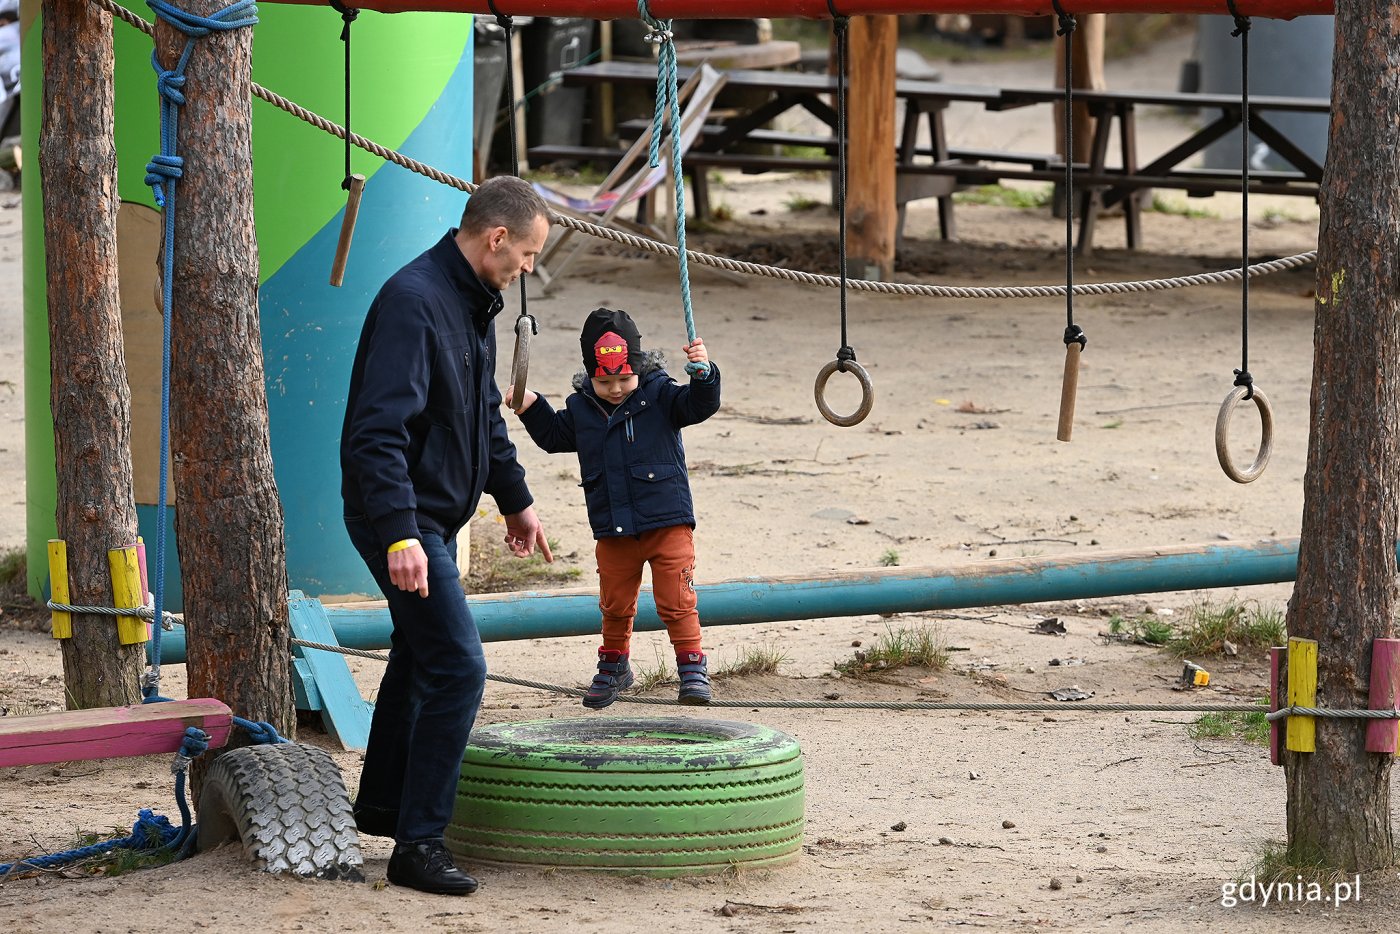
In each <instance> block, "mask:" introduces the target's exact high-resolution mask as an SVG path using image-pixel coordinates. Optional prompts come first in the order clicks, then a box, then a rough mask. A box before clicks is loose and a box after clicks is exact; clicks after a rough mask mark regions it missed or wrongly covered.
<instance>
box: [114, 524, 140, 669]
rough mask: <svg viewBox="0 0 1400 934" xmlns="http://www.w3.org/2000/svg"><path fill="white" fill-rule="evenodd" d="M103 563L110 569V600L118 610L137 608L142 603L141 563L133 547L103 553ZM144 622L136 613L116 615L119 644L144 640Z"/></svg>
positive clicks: (128, 546) (131, 643) (130, 643)
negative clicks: (104, 555) (104, 557)
mask: <svg viewBox="0 0 1400 934" xmlns="http://www.w3.org/2000/svg"><path fill="white" fill-rule="evenodd" d="M107 563H108V564H109V565H110V567H111V569H112V600H113V601H115V602H114V603H113V605H114V606H115V607H117V608H118V609H126V608H129V607H137V606H140V605H141V604H142V603H144V602H145V594H143V593H142V592H141V563H140V561H139V559H138V558H137V557H136V546H135V545H127V546H125V547H123V548H113V549H111V550H109V551H108V552H107ZM146 637H147V633H146V621H145V620H144V619H142V618H141V617H139V616H118V617H117V639H118V641H120V642H121V644H122V645H136V644H137V643H140V642H145V641H146Z"/></svg>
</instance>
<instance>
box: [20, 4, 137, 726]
mask: <svg viewBox="0 0 1400 934" xmlns="http://www.w3.org/2000/svg"><path fill="white" fill-rule="evenodd" d="M43 56H44V114H43V124H42V128H41V138H42V140H43V145H42V146H40V149H39V170H40V175H41V185H42V188H41V190H42V191H43V195H44V207H45V209H44V252H45V256H46V263H47V271H48V280H47V283H48V300H49V347H50V366H51V367H52V390H51V392H50V404H51V405H52V407H53V421H54V463H55V470H56V472H57V477H58V501H57V515H56V517H55V518H56V520H57V527H58V534H59V536H60V537H61V538H63V539H64V541H66V542H67V546H68V581H69V583H68V587H69V602H71V603H73V604H78V605H83V604H86V605H89V606H112V605H113V597H112V578H111V572H110V571H109V569H108V564H107V550H108V549H109V548H117V547H120V546H122V545H129V544H131V543H132V542H134V541H136V502H135V496H134V494H133V492H132V486H131V393H130V390H129V389H128V388H127V382H126V360H125V358H124V356H123V353H122V326H121V303H120V301H119V300H118V295H117V152H116V147H115V144H114V143H113V141H112V126H113V123H112V120H113V117H112V111H113V91H112V68H113V59H112V21H111V18H110V17H109V16H108V15H107V14H106V13H103V12H101V11H99V10H98V8H97V7H95V6H93V5H92V4H91V3H89V2H88V0H44V4H43ZM62 645H63V680H64V686H65V693H66V695H67V700H68V706H69V707H70V708H84V707H103V706H116V705H121V704H132V703H135V702H137V701H138V700H140V696H141V694H140V687H139V684H138V678H139V676H140V673H141V666H142V660H143V659H142V655H143V649H144V646H143V645H140V644H137V645H127V646H123V645H121V644H119V642H118V639H117V624H116V619H115V618H114V617H111V616H76V615H75V616H74V618H73V636H72V638H69V639H64V640H62Z"/></svg>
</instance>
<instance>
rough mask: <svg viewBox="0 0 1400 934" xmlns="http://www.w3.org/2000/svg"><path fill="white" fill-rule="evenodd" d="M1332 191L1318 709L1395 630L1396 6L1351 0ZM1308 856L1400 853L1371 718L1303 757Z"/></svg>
mask: <svg viewBox="0 0 1400 934" xmlns="http://www.w3.org/2000/svg"><path fill="white" fill-rule="evenodd" d="M1335 22H1336V50H1337V51H1336V57H1335V58H1334V59H1333V61H1334V62H1335V64H1334V66H1333V69H1334V70H1333V79H1332V101H1333V108H1332V125H1331V132H1330V138H1329V141H1328V147H1327V171H1326V176H1325V178H1324V180H1323V187H1322V196H1321V224H1320V228H1319V242H1318V246H1319V250H1318V261H1317V304H1316V325H1315V329H1314V332H1313V350H1314V358H1313V359H1314V362H1313V384H1312V421H1311V429H1310V431H1309V439H1308V440H1309V443H1308V466H1307V473H1306V474H1305V476H1304V479H1303V494H1304V505H1303V528H1302V541H1301V545H1300V548H1299V552H1298V578H1297V585H1296V586H1295V587H1294V591H1293V598H1292V600H1291V601H1290V602H1289V606H1288V631H1289V634H1290V635H1292V636H1299V637H1303V638H1309V639H1316V640H1317V643H1318V686H1317V687H1318V690H1317V706H1318V707H1347V708H1357V707H1366V706H1368V704H1367V686H1368V684H1369V681H1370V659H1371V640H1372V639H1373V638H1375V637H1378V636H1391V635H1393V634H1394V626H1393V624H1392V620H1393V618H1394V616H1395V612H1396V597H1397V594H1396V579H1395V574H1396V561H1395V541H1396V532H1397V506H1396V485H1397V484H1396V481H1397V454H1400V452H1398V451H1397V447H1400V446H1398V445H1397V438H1396V432H1395V425H1396V424H1397V419H1400V396H1397V391H1398V390H1400V366H1397V359H1400V322H1398V321H1397V313H1400V266H1397V263H1398V262H1400V205H1397V202H1396V192H1397V191H1400V167H1397V160H1396V157H1395V153H1396V152H1397V151H1400V125H1397V123H1396V119H1395V107H1396V101H1400V37H1398V36H1397V31H1396V30H1397V22H1396V20H1395V18H1394V7H1393V5H1392V3H1391V0H1357V2H1356V3H1350V4H1338V5H1337V13H1336V20H1335ZM1284 765H1285V768H1286V775H1287V781H1288V847H1289V853H1290V856H1292V857H1293V858H1294V859H1295V860H1310V859H1321V861H1322V862H1323V863H1324V864H1325V865H1328V866H1333V867H1337V868H1340V869H1344V870H1347V871H1360V870H1366V869H1372V868H1376V867H1380V866H1386V865H1389V864H1390V863H1391V861H1392V859H1393V838H1392V832H1391V825H1390V767H1391V756H1389V755H1377V754H1373V753H1367V752H1366V750H1365V726H1364V725H1361V724H1360V723H1358V722H1357V721H1354V720H1335V719H1322V718H1320V719H1319V721H1318V724H1317V751H1316V752H1312V753H1305V752H1295V753H1289V754H1287V756H1286V757H1285V762H1284Z"/></svg>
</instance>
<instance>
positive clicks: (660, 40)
mask: <svg viewBox="0 0 1400 934" xmlns="http://www.w3.org/2000/svg"><path fill="white" fill-rule="evenodd" d="M637 12H638V15H640V16H641V19H642V22H644V23H646V24H647V27H648V28H649V29H650V30H651V32H650V33H648V34H647V37H646V38H647V41H648V42H655V43H657V50H656V110H655V112H654V113H653V115H652V121H651V145H650V146H649V147H648V154H649V155H650V157H651V167H652V168H656V167H657V166H658V165H660V164H661V130H662V128H663V127H664V125H665V111H666V108H667V105H668V104H669V105H670V111H671V177H672V179H673V180H674V181H675V187H676V254H677V257H678V258H679V260H680V274H681V308H682V309H683V310H684V312H685V333H686V335H687V337H688V338H689V339H688V340H687V342H686V345H687V346H689V345H690V344H693V343H695V312H694V310H693V309H692V308H691V303H690V264H689V261H688V259H687V257H686V249H685V173H684V172H683V171H682V170H681V150H682V147H681V104H680V98H679V95H678V94H677V92H676V44H675V35H674V34H673V33H672V32H671V20H669V19H667V20H659V19H656V18H654V17H653V16H652V15H651V11H650V10H649V9H647V0H637ZM685 371H686V372H687V373H690V374H691V375H699V376H702V377H703V376H705V375H706V374H708V373H709V372H710V368H709V366H708V365H707V364H704V363H687V364H686V365H685Z"/></svg>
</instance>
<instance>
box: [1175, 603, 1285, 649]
mask: <svg viewBox="0 0 1400 934" xmlns="http://www.w3.org/2000/svg"><path fill="white" fill-rule="evenodd" d="M1286 637H1287V634H1286V632H1285V630H1284V616H1283V611H1282V610H1279V609H1276V608H1274V607H1260V606H1255V605H1251V604H1247V603H1237V602H1235V601H1233V600H1231V601H1228V602H1226V603H1209V602H1203V603H1198V604H1196V605H1195V606H1193V607H1191V609H1190V610H1189V611H1188V614H1187V617H1186V622H1185V624H1184V625H1183V626H1182V627H1181V630H1180V631H1179V632H1178V633H1176V634H1175V635H1174V636H1172V638H1171V639H1170V640H1168V642H1167V649H1168V650H1169V651H1171V652H1172V653H1173V654H1175V655H1178V656H1182V657H1184V656H1187V655H1193V656H1199V655H1219V654H1220V653H1222V652H1224V651H1225V643H1226V642H1230V643H1232V644H1233V645H1234V646H1235V647H1236V648H1237V649H1241V650H1243V649H1247V648H1248V649H1267V648H1268V647H1269V646H1271V645H1282V644H1283V642H1284V639H1285V638H1286Z"/></svg>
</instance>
